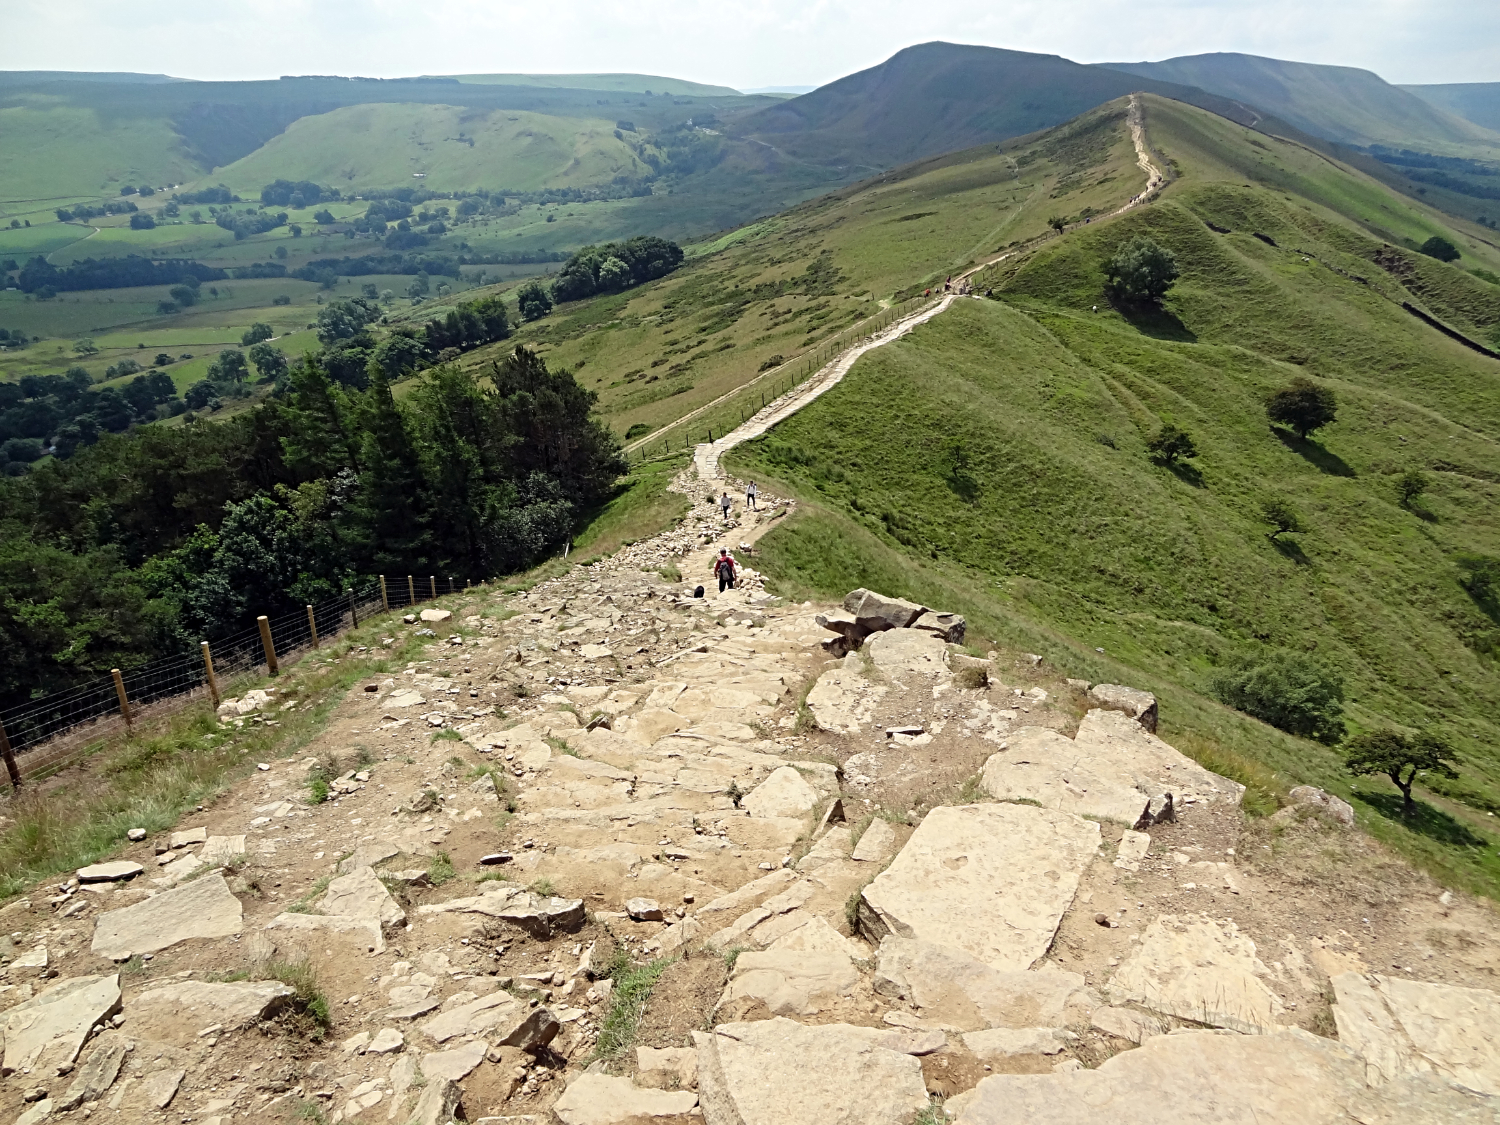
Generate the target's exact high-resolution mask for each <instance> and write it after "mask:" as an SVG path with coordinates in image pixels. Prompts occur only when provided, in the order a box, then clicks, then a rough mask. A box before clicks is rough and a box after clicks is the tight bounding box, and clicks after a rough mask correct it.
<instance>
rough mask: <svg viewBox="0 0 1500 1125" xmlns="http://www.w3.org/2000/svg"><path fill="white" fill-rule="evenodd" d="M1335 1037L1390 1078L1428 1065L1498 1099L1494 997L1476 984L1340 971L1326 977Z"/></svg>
mask: <svg viewBox="0 0 1500 1125" xmlns="http://www.w3.org/2000/svg"><path fill="white" fill-rule="evenodd" d="M1333 990H1334V997H1335V1004H1334V1008H1333V1017H1334V1022H1335V1024H1336V1025H1337V1027H1338V1032H1339V1042H1341V1043H1343V1044H1344V1045H1345V1046H1346V1047H1348V1048H1349V1049H1350V1050H1351V1051H1354V1052H1355V1053H1356V1054H1358V1055H1359V1056H1360V1057H1361V1058H1363V1059H1364V1060H1365V1062H1366V1063H1367V1064H1368V1065H1369V1068H1370V1071H1371V1074H1372V1078H1374V1079H1375V1080H1377V1081H1390V1080H1393V1079H1397V1078H1400V1077H1402V1076H1403V1075H1408V1074H1415V1073H1418V1072H1420V1071H1428V1070H1431V1071H1433V1072H1435V1073H1436V1074H1438V1075H1440V1076H1441V1077H1443V1078H1445V1079H1447V1080H1448V1081H1450V1082H1453V1083H1456V1084H1458V1085H1460V1086H1462V1087H1464V1088H1465V1089H1468V1090H1473V1091H1474V1092H1475V1093H1479V1094H1487V1095H1490V1096H1492V1097H1494V1096H1500V995H1497V994H1496V993H1494V992H1491V991H1490V990H1488V989H1483V988H1462V987H1460V986H1458V985H1451V984H1438V983H1432V982H1426V981H1414V980H1404V979H1402V978H1400V977H1382V976H1379V975H1373V976H1370V977H1364V976H1361V975H1359V974H1358V973H1341V974H1339V975H1338V976H1336V977H1334V978H1333Z"/></svg>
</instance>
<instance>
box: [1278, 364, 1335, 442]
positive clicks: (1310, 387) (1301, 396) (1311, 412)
mask: <svg viewBox="0 0 1500 1125" xmlns="http://www.w3.org/2000/svg"><path fill="white" fill-rule="evenodd" d="M1337 416H1338V400H1337V399H1336V398H1335V397H1334V394H1333V392H1332V391H1331V390H1329V389H1328V388H1327V387H1322V386H1319V385H1318V384H1317V383H1314V382H1313V381H1312V380H1311V379H1309V378H1307V377H1306V376H1305V375H1298V376H1297V377H1296V378H1294V379H1293V380H1292V381H1291V382H1290V383H1288V384H1287V385H1286V386H1285V387H1283V388H1282V389H1281V390H1279V391H1276V392H1275V393H1274V394H1272V395H1271V396H1270V397H1269V398H1267V399H1266V417H1267V418H1269V419H1270V420H1271V421H1273V422H1280V423H1281V424H1282V425H1283V426H1290V427H1291V428H1292V429H1294V430H1296V431H1297V436H1298V437H1300V438H1304V439H1305V438H1306V437H1307V435H1308V434H1310V433H1312V432H1313V431H1314V430H1318V429H1322V428H1323V427H1324V426H1326V425H1328V424H1329V423H1331V422H1333V421H1334V419H1335V418H1336V417H1337Z"/></svg>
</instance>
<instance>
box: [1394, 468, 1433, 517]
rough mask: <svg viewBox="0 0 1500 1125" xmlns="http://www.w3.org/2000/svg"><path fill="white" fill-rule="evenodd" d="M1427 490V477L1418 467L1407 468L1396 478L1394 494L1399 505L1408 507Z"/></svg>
mask: <svg viewBox="0 0 1500 1125" xmlns="http://www.w3.org/2000/svg"><path fill="white" fill-rule="evenodd" d="M1426 491H1427V477H1426V476H1425V475H1424V474H1423V473H1422V472H1421V471H1420V470H1418V469H1407V470H1406V472H1404V473H1402V474H1401V475H1400V476H1399V477H1397V478H1396V495H1397V496H1399V497H1400V498H1401V506H1402V507H1403V508H1409V507H1411V505H1412V502H1413V501H1414V500H1416V499H1417V497H1419V496H1421V495H1422V493H1424V492H1426Z"/></svg>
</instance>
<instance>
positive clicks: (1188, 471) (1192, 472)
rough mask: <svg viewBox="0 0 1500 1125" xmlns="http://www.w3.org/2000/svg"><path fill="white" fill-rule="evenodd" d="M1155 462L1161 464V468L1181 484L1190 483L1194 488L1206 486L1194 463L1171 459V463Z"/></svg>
mask: <svg viewBox="0 0 1500 1125" xmlns="http://www.w3.org/2000/svg"><path fill="white" fill-rule="evenodd" d="M1157 464H1158V465H1161V466H1162V468H1164V469H1166V470H1167V471H1168V472H1170V473H1171V474H1172V475H1173V476H1174V477H1176V478H1177V479H1178V480H1180V481H1181V482H1182V483H1183V484H1190V485H1192V486H1193V487H1194V488H1205V487H1207V486H1206V485H1205V484H1204V483H1203V474H1202V473H1200V472H1199V471H1198V466H1196V465H1190V464H1188V463H1187V462H1186V461H1173V462H1172V463H1171V464H1163V463H1162V462H1160V461H1158V462H1157Z"/></svg>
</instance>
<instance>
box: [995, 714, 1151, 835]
mask: <svg viewBox="0 0 1500 1125" xmlns="http://www.w3.org/2000/svg"><path fill="white" fill-rule="evenodd" d="M1005 744H1006V745H1005V749H1004V750H1001V751H1000V752H999V753H997V754H991V755H990V757H989V759H988V760H987V761H986V762H985V763H984V770H983V772H982V774H981V775H980V784H981V785H982V787H983V789H984V791H985V792H986V793H988V794H989V795H990V796H991V797H994V798H995V799H996V800H997V801H1035V802H1036V803H1037V804H1039V805H1041V806H1042V807H1043V808H1048V809H1059V810H1061V811H1063V812H1069V813H1073V814H1075V815H1077V816H1091V817H1098V818H1100V819H1101V820H1112V821H1115V822H1116V823H1119V824H1125V825H1133V824H1135V823H1136V821H1137V820H1138V819H1139V817H1140V815H1141V810H1142V809H1143V808H1145V806H1146V802H1147V801H1148V800H1150V798H1151V793H1150V792H1149V783H1147V787H1146V788H1141V787H1140V786H1139V785H1138V784H1137V782H1138V780H1139V779H1138V778H1137V777H1136V775H1135V774H1134V773H1132V772H1131V771H1130V770H1129V768H1128V767H1127V766H1126V765H1125V764H1124V763H1120V762H1116V761H1114V760H1112V759H1109V758H1103V757H1100V756H1098V755H1096V754H1094V753H1092V752H1091V751H1090V748H1089V747H1088V746H1087V745H1079V744H1078V743H1076V742H1074V740H1073V739H1071V738H1065V737H1064V736H1063V735H1061V734H1058V733H1057V731H1055V730H1050V729H1048V728H1046V727H1023V728H1022V729H1021V730H1018V731H1016V732H1015V733H1013V734H1011V735H1009V736H1008V737H1007V738H1006V740H1005Z"/></svg>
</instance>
